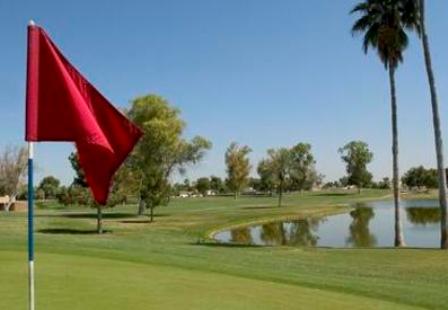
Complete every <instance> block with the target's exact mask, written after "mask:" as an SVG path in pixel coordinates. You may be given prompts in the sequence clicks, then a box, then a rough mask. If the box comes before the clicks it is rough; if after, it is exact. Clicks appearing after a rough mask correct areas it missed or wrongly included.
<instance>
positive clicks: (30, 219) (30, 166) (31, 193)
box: [28, 142, 34, 310]
mask: <svg viewBox="0 0 448 310" xmlns="http://www.w3.org/2000/svg"><path fill="white" fill-rule="evenodd" d="M33 146H34V145H33V142H28V268H29V270H28V289H29V309H30V310H34V235H33V228H34V227H33V226H34V225H33V224H34V223H33V220H34V210H33V208H34V205H33V200H34V188H33V157H34V150H33Z"/></svg>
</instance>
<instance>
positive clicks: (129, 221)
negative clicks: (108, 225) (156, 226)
mask: <svg viewBox="0 0 448 310" xmlns="http://www.w3.org/2000/svg"><path fill="white" fill-rule="evenodd" d="M120 223H123V224H150V223H152V222H151V221H150V220H138V219H136V220H125V221H120Z"/></svg>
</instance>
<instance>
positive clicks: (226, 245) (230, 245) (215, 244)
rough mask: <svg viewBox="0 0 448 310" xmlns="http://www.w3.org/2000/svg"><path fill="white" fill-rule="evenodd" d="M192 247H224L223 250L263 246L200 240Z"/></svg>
mask: <svg viewBox="0 0 448 310" xmlns="http://www.w3.org/2000/svg"><path fill="white" fill-rule="evenodd" d="M191 244H192V245H199V246H207V247H222V248H261V247H263V246H261V245H256V244H244V243H220V242H213V241H201V240H198V241H197V242H195V243H191ZM264 247H265V246H264Z"/></svg>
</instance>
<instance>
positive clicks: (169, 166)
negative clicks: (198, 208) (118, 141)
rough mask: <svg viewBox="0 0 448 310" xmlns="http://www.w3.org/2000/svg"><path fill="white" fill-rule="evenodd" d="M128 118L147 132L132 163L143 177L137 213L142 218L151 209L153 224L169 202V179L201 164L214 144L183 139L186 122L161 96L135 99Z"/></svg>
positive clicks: (197, 139) (201, 140) (198, 138)
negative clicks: (157, 212) (160, 209)
mask: <svg viewBox="0 0 448 310" xmlns="http://www.w3.org/2000/svg"><path fill="white" fill-rule="evenodd" d="M127 114H128V116H129V118H130V119H131V120H132V121H133V122H134V123H135V124H137V125H138V126H139V127H140V129H142V130H143V132H144V135H143V137H142V138H141V139H140V141H139V143H138V144H137V146H136V147H135V148H134V151H133V153H132V155H131V157H130V159H129V165H130V166H131V167H132V169H133V170H137V171H139V172H140V174H141V187H140V191H139V195H140V204H139V211H138V212H139V214H140V215H141V214H143V211H144V208H147V209H150V212H151V213H150V219H151V221H153V218H154V209H155V208H156V207H157V206H160V205H166V204H167V203H168V201H169V197H170V194H171V192H172V189H171V185H170V183H169V178H170V176H171V175H172V174H173V173H174V172H175V171H176V170H177V171H179V172H180V173H183V172H184V171H185V168H186V166H188V165H190V164H196V163H198V162H199V161H200V160H201V159H202V158H203V157H204V155H205V152H206V151H207V150H208V149H210V148H211V143H210V142H209V141H208V140H206V139H205V138H202V137H199V136H197V137H194V138H193V139H192V140H191V141H188V140H186V139H184V138H182V134H183V132H184V129H185V122H184V121H183V120H182V119H181V118H180V116H179V114H180V112H179V110H178V109H176V108H173V107H171V106H170V104H169V103H168V101H166V100H165V99H163V98H162V97H160V96H156V95H147V96H143V97H138V98H136V99H134V100H133V101H132V106H131V109H130V110H129V111H128V112H127Z"/></svg>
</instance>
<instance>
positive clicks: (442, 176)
mask: <svg viewBox="0 0 448 310" xmlns="http://www.w3.org/2000/svg"><path fill="white" fill-rule="evenodd" d="M420 25H421V31H422V44H423V53H424V56H425V65H426V72H427V75H428V83H429V90H430V92H431V107H432V118H433V127H434V139H435V147H436V155H437V171H438V177H439V203H440V211H441V218H440V236H441V240H440V247H441V248H442V249H448V227H447V221H448V217H447V205H448V202H447V197H446V196H447V189H446V171H445V164H444V159H443V139H442V130H441V125H440V116H439V103H438V100H437V90H436V84H435V78H434V73H433V71H432V63H431V53H430V50H429V40H428V35H427V33H426V25H425V1H424V0H420Z"/></svg>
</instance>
